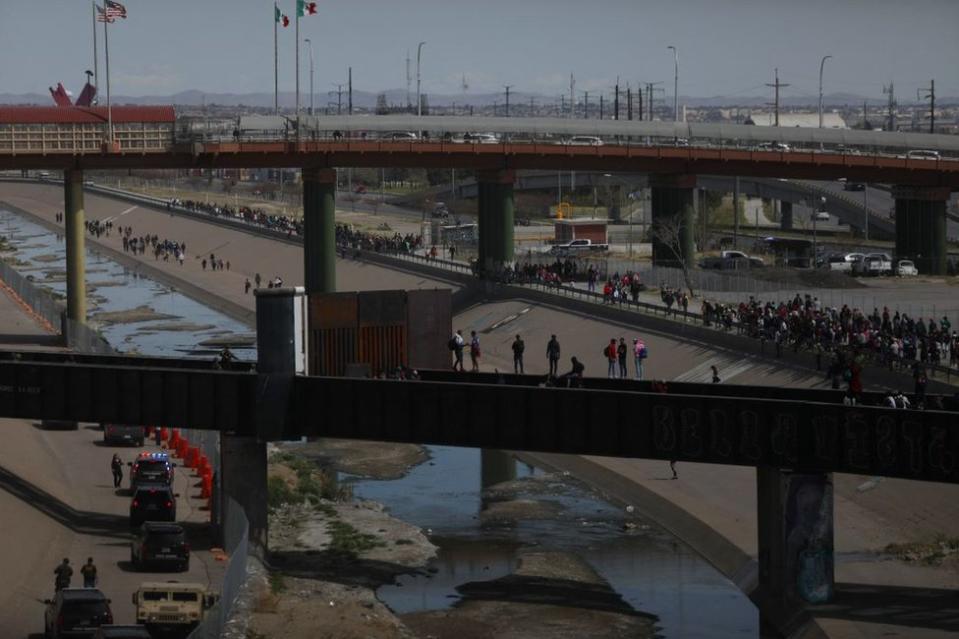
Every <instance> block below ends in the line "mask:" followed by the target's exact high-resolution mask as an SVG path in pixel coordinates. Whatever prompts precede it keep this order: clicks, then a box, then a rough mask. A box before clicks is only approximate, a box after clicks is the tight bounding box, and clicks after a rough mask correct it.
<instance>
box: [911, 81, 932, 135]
mask: <svg viewBox="0 0 959 639" xmlns="http://www.w3.org/2000/svg"><path fill="white" fill-rule="evenodd" d="M923 91H925V92H926V95H922V92H923ZM916 99H917V100H929V133H935V132H936V81H935V80H930V81H929V88H928V89H917V90H916Z"/></svg>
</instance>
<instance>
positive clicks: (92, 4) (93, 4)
mask: <svg viewBox="0 0 959 639" xmlns="http://www.w3.org/2000/svg"><path fill="white" fill-rule="evenodd" d="M90 9H92V10H93V86H94V88H96V89H97V90H99V89H100V75H99V69H98V68H97V57H98V55H97V3H96V0H91V1H90ZM97 102H98V100H97V94H96V93H94V94H93V104H96V103H97Z"/></svg>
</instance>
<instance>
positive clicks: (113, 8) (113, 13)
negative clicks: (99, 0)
mask: <svg viewBox="0 0 959 639" xmlns="http://www.w3.org/2000/svg"><path fill="white" fill-rule="evenodd" d="M104 4H105V5H106V8H107V9H106V14H107V17H108V18H111V19H116V18H123V19H124V20H126V19H127V8H126V7H124V6H123V5H122V4H120V3H119V2H113V0H105V1H104Z"/></svg>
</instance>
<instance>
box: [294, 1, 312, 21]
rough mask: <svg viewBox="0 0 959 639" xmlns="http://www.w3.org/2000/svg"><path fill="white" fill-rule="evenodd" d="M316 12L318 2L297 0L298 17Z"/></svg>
mask: <svg viewBox="0 0 959 639" xmlns="http://www.w3.org/2000/svg"><path fill="white" fill-rule="evenodd" d="M315 14H316V3H315V2H307V1H306V0H296V15H297V17H303V16H305V15H311V16H312V15H315Z"/></svg>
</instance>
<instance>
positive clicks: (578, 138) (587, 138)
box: [566, 135, 603, 146]
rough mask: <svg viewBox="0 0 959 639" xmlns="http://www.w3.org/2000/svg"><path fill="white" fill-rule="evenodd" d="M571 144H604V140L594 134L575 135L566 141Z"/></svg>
mask: <svg viewBox="0 0 959 639" xmlns="http://www.w3.org/2000/svg"><path fill="white" fill-rule="evenodd" d="M566 144H567V145H569V146H603V141H602V140H601V139H599V138H597V137H594V136H592V135H574V136H573V137H571V138H570V139H569V140H567V141H566Z"/></svg>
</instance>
